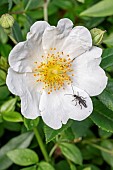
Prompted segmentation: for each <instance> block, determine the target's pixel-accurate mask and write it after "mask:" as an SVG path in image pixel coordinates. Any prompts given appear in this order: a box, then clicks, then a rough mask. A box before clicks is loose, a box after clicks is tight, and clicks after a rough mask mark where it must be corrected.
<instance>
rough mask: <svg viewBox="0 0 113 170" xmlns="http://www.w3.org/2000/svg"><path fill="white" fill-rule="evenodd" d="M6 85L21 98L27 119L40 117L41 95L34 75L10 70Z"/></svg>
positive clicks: (23, 112) (22, 108)
mask: <svg viewBox="0 0 113 170" xmlns="http://www.w3.org/2000/svg"><path fill="white" fill-rule="evenodd" d="M6 84H7V86H8V88H9V90H10V91H11V92H12V93H13V94H15V95H18V96H20V98H21V105H22V107H21V111H22V114H23V115H24V116H25V117H26V118H30V119H34V118H36V117H38V116H39V115H40V113H39V107H38V105H39V99H40V93H38V91H37V88H38V85H37V84H36V81H34V77H33V75H32V73H23V74H22V73H21V74H19V73H17V72H15V71H13V70H12V69H11V68H9V70H8V75H7V79H6Z"/></svg>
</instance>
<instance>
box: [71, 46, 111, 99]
mask: <svg viewBox="0 0 113 170" xmlns="http://www.w3.org/2000/svg"><path fill="white" fill-rule="evenodd" d="M101 54H102V49H101V48H98V47H93V48H92V49H91V50H90V51H87V52H86V53H84V54H82V55H81V56H79V57H77V58H76V59H75V60H74V63H73V65H74V66H73V68H74V75H75V76H74V78H73V83H74V85H75V86H77V87H79V88H81V89H83V90H85V91H86V92H87V93H88V94H89V95H90V96H96V95H99V94H100V93H101V92H102V91H103V90H104V89H105V87H106V85H107V79H108V78H107V77H106V75H105V72H104V70H103V69H101V68H100V66H99V64H100V62H101V58H100V57H101Z"/></svg>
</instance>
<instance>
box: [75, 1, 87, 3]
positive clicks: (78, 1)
mask: <svg viewBox="0 0 113 170" xmlns="http://www.w3.org/2000/svg"><path fill="white" fill-rule="evenodd" d="M77 1H78V2H81V3H85V0H77Z"/></svg>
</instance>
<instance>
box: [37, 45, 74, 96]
mask: <svg viewBox="0 0 113 170" xmlns="http://www.w3.org/2000/svg"><path fill="white" fill-rule="evenodd" d="M58 54H59V55H58ZM67 56H68V55H64V52H63V51H62V52H59V51H57V49H56V48H50V52H49V53H48V54H47V56H43V58H44V60H43V62H41V63H40V64H39V63H38V62H34V63H35V68H34V77H36V82H37V83H39V82H42V83H43V87H42V89H46V90H47V92H48V94H50V93H51V92H52V91H56V90H60V89H61V88H62V89H65V85H66V84H67V85H69V84H71V83H72V80H71V76H74V74H73V69H72V68H71V67H72V64H71V63H72V61H71V59H70V58H68V57H67ZM36 63H37V65H36Z"/></svg>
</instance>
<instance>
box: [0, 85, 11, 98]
mask: <svg viewBox="0 0 113 170" xmlns="http://www.w3.org/2000/svg"><path fill="white" fill-rule="evenodd" d="M9 94H10V92H9V90H8V88H7V86H1V87H0V100H4V99H6V98H7V97H8V96H9Z"/></svg>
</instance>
